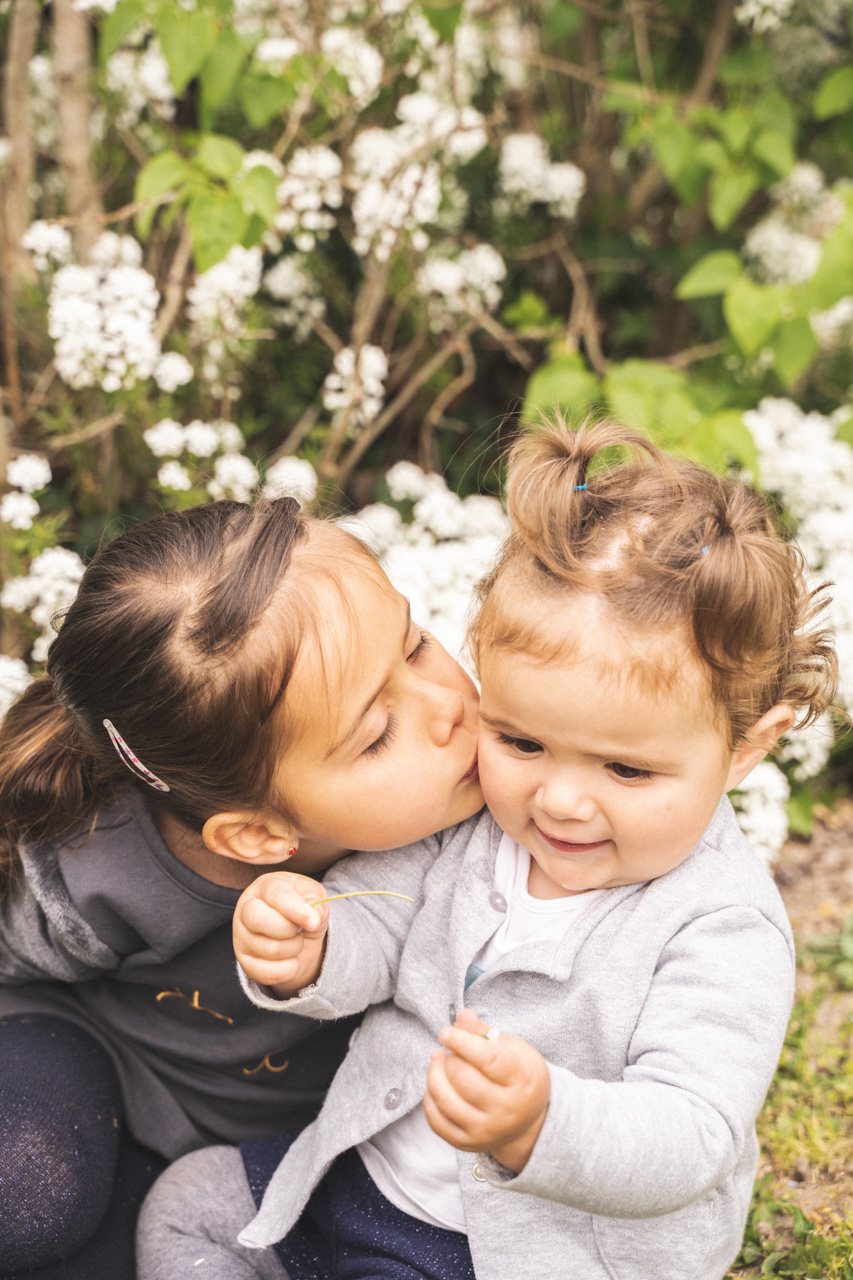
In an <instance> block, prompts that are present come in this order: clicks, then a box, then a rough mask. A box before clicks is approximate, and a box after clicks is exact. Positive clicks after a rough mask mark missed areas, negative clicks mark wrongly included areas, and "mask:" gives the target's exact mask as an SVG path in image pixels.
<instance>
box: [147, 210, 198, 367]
mask: <svg viewBox="0 0 853 1280" xmlns="http://www.w3.org/2000/svg"><path fill="white" fill-rule="evenodd" d="M192 253H193V240H192V236H191V235H190V231H189V227H188V226H187V225H186V223H184V225H183V227H182V229H181V238H180V240H179V241H178V247H177V248H176V249H175V256H174V257H173V258H172V265H171V267H170V268H169V274H168V276H167V277H166V285H165V289H164V291H163V305H162V307H161V308H160V313H159V315H158V316H157V328H156V330H155V332H156V335H157V341H158V342H160V343H162V341H163V339H164V338H165V337H166V334H167V333H168V332H169V330H170V329H171V327H172V325H173V324H174V322H175V318H176V317H177V314H178V312H179V311H180V309H181V306H182V304H183V301H184V293H185V290H186V283H187V269H188V268H189V265H190V261H191V259H192Z"/></svg>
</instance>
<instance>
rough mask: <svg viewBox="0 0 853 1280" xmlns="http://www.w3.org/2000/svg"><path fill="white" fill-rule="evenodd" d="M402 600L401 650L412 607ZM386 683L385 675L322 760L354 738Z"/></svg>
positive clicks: (407, 631)
mask: <svg viewBox="0 0 853 1280" xmlns="http://www.w3.org/2000/svg"><path fill="white" fill-rule="evenodd" d="M402 598H403V600H404V602H405V605H406V617H405V626H404V627H403V648H405V645H406V636H407V635H408V634H409V628H410V627H411V625H412V606H411V605H410V604H409V602H408V600H406V598H405V596H404V597H402ZM387 683H388V676H387V675H385V676H383V677H382V681H381V683H380V684H379V685H378V687H377V689H376V691H375V692H374V693H372V694H371V695H370V697H369V698H368V699H367V702H365V704H364V706H363V707H362V709H361V711H359V713H358V715H357V716H356V718H355V719H354V720H353V722H352V724H351V725H350V727H349V729H347V731H346V733H345V734H344V735H343V737H342V738H341V739H340V741H339V742H336V743H335V744H334V745H333V746H331V747H329V750H328V751H327V752H326V755H325V757H324V759H326V760H328V759H329V757H330V756H333V755H334V754H335V752H337V751H340V749H341V747H345V746H346V744H347V743H348V742H349V740H350V738H353V737H355V735H356V733H357V732H358V728H359V725H360V724H361V722H362V720H363V719H364V717H365V716H366V715H367V713H368V711H369V710H370V708H371V707H372V706H373V704H374V702H375V701H376V699H377V698H378V697H379V695H380V693H381V692H382V690H383V689H384V688H385V686H386V684H387Z"/></svg>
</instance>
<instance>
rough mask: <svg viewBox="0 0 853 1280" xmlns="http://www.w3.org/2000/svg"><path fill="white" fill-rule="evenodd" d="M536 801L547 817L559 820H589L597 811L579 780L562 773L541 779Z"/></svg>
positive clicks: (591, 798)
mask: <svg viewBox="0 0 853 1280" xmlns="http://www.w3.org/2000/svg"><path fill="white" fill-rule="evenodd" d="M536 803H537V804H538V805H539V807H540V808H541V810H542V812H543V813H547V814H548V817H549V818H555V819H557V820H558V821H560V822H570V821H571V822H591V821H592V819H593V818H594V817H595V815H596V813H597V812H598V805H597V804H596V801H595V797H594V796H593V795H592V794H591V793H590V791H589V790H588V789H587V788H585V787H584V786H583V784H582V782H580V780H578V779H576V778H571V777H568V776H566V775H565V774H564V773H557V774H553V775H551V776H550V777H548V778H546V779H545V780H544V781H543V783H542V785H541V786H540V788H539V791H538V792H537V795H536Z"/></svg>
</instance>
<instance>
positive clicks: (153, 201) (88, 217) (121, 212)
mask: <svg viewBox="0 0 853 1280" xmlns="http://www.w3.org/2000/svg"><path fill="white" fill-rule="evenodd" d="M177 198H178V192H177V191H166V192H165V193H164V194H163V195H162V196H152V197H151V198H150V199H149V200H133V201H132V202H131V203H130V204H124V205H122V207H121V208H120V209H114V210H113V211H112V213H98V214H82V215H77V216H74V217H72V215H71V214H69V213H63V214H60V216H59V217H58V218H52V219H51V221H52V222H56V223H58V225H59V226H60V227H79V226H82V224H83V223H84V222H92V223H97V224H98V225H99V226H104V225H106V224H107V223H109V222H122V221H123V220H124V219H125V218H132V217H133V215H134V214H135V213H140V212H141V211H142V210H143V209H152V208H156V207H157V206H158V205H161V204H169V203H170V202H171V201H172V200H177Z"/></svg>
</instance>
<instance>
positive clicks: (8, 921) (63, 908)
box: [0, 851, 121, 984]
mask: <svg viewBox="0 0 853 1280" xmlns="http://www.w3.org/2000/svg"><path fill="white" fill-rule="evenodd" d="M21 861H22V869H21V873H20V874H19V876H18V878H17V880H16V881H15V883H14V884H13V886H12V888H11V889H10V890H9V892H8V893H7V894H6V896H5V897H4V898H3V900H2V901H0V982H2V983H8V984H13V983H23V982H37V981H39V980H40V979H44V978H47V979H53V980H58V981H60V982H80V981H82V980H84V979H86V978H93V977H96V976H97V975H98V974H99V973H103V972H104V971H106V970H110V969H114V968H115V967H116V965H117V964H118V963H119V961H120V958H121V957H120V956H119V955H118V954H117V953H116V952H115V951H113V950H112V948H110V947H108V946H107V945H106V943H104V942H102V941H101V940H100V938H98V936H97V934H96V933H95V932H94V930H93V929H92V927H91V925H89V924H88V923H87V922H86V920H84V919H83V917H82V916H81V915H80V913H79V911H78V910H77V908H76V907H75V905H74V903H73V902H72V900H71V897H70V895H69V893H68V889H67V887H66V884H65V881H64V879H63V878H62V871H61V869H60V867H59V863H58V861H57V860H56V858H55V857H51V856H50V855H49V854H48V853H47V852H46V851H42V852H40V854H39V856H38V857H37V858H36V857H34V856H28V855H27V854H22V858H21Z"/></svg>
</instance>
